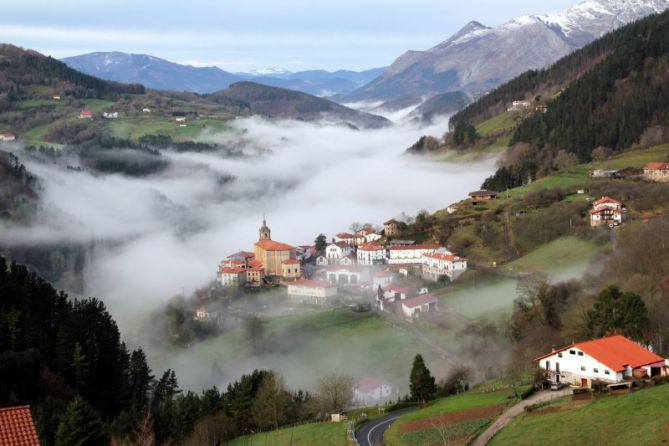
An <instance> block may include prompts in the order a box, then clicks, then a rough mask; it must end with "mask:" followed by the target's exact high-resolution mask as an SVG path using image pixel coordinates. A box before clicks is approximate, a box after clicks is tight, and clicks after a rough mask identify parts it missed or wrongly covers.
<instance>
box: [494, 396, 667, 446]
mask: <svg viewBox="0 0 669 446" xmlns="http://www.w3.org/2000/svg"><path fill="white" fill-rule="evenodd" d="M575 403H576V402H574V403H571V402H566V401H565V402H563V403H561V404H557V405H555V406H554V407H551V408H548V409H546V410H545V411H541V410H539V411H536V412H534V413H532V414H522V415H520V416H519V417H517V418H516V419H515V420H513V421H512V422H511V423H510V424H509V425H508V426H506V427H505V428H504V429H502V431H500V433H499V434H497V435H496V436H495V437H494V438H493V439H492V441H491V442H490V443H489V444H490V445H493V446H502V445H517V446H523V445H528V446H530V445H538V444H540V445H542V446H551V445H556V446H557V445H567V444H571V445H581V444H583V445H611V446H615V445H621V446H623V445H624V446H628V445H661V444H666V443H667V441H669V386H667V385H664V386H658V387H654V388H650V389H645V390H640V391H637V392H634V393H632V394H629V395H618V396H606V397H602V398H600V399H596V400H594V401H592V402H590V403H588V404H586V405H584V406H583V405H582V403H580V404H575Z"/></svg>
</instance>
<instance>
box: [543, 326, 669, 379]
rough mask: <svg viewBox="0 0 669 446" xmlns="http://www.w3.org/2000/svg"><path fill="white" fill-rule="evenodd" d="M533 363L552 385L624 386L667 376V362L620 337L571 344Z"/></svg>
mask: <svg viewBox="0 0 669 446" xmlns="http://www.w3.org/2000/svg"><path fill="white" fill-rule="evenodd" d="M534 361H535V362H537V363H538V364H539V368H540V369H542V370H544V371H546V373H547V374H548V376H549V379H550V380H551V381H552V382H562V383H566V384H569V385H573V386H579V387H587V388H589V387H591V386H592V381H593V380H600V381H604V382H607V383H621V382H629V381H631V380H632V379H634V378H644V377H652V376H666V375H667V360H666V359H664V358H662V357H661V356H658V355H656V354H655V353H652V352H651V351H649V350H647V349H646V348H644V347H642V346H640V345H639V344H637V343H635V342H633V341H631V340H629V339H627V338H626V337H624V336H620V335H617V336H609V337H606V338H600V339H595V340H592V341H585V342H579V343H576V344H571V345H568V346H566V347H562V348H560V349H557V350H553V351H552V352H550V353H548V354H545V355H542V356H539V357H538V358H535V359H534Z"/></svg>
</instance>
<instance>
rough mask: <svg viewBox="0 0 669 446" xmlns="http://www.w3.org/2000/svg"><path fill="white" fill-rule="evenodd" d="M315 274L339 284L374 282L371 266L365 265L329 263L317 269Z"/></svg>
mask: <svg viewBox="0 0 669 446" xmlns="http://www.w3.org/2000/svg"><path fill="white" fill-rule="evenodd" d="M315 276H316V277H318V278H322V279H323V280H327V281H329V282H332V283H336V284H339V285H361V284H368V283H371V282H372V273H371V271H370V268H369V267H367V266H363V265H328V266H325V267H323V268H319V269H318V270H316V273H315Z"/></svg>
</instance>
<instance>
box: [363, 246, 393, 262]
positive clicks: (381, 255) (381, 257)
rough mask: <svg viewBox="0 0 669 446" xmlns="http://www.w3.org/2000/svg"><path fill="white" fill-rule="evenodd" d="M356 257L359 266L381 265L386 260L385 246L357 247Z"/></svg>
mask: <svg viewBox="0 0 669 446" xmlns="http://www.w3.org/2000/svg"><path fill="white" fill-rule="evenodd" d="M356 257H357V260H358V264H360V265H383V264H384V263H386V261H387V260H388V258H387V251H386V248H385V246H379V245H373V244H371V243H365V244H363V245H360V246H358V250H357V252H356Z"/></svg>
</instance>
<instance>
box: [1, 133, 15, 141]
mask: <svg viewBox="0 0 669 446" xmlns="http://www.w3.org/2000/svg"><path fill="white" fill-rule="evenodd" d="M14 140H16V135H14V134H13V133H0V141H4V142H10V141H14Z"/></svg>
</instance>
